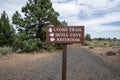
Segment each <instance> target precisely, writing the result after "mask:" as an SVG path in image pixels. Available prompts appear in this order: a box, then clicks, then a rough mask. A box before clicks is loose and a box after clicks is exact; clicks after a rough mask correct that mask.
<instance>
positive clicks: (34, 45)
mask: <svg viewBox="0 0 120 80" xmlns="http://www.w3.org/2000/svg"><path fill="white" fill-rule="evenodd" d="M22 43H23V45H22V48H23V49H22V50H23V51H24V52H32V51H38V50H39V47H41V45H42V42H41V41H40V40H39V39H37V38H36V39H28V40H24V41H23V42H22Z"/></svg>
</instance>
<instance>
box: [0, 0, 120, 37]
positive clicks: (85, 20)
mask: <svg viewBox="0 0 120 80" xmlns="http://www.w3.org/2000/svg"><path fill="white" fill-rule="evenodd" d="M26 1H27V0H15V1H13V0H0V14H1V13H2V12H3V11H4V10H5V11H6V13H7V14H8V15H9V18H10V21H11V16H12V15H13V13H14V12H15V11H19V12H21V7H23V6H25V4H26ZM51 2H52V4H53V8H54V10H55V11H57V12H59V14H60V16H59V17H58V19H59V20H60V21H64V20H65V21H66V22H67V23H68V26H81V25H83V26H85V33H86V34H87V33H88V34H90V35H91V37H92V38H95V37H97V38H99V37H103V38H109V37H110V38H114V37H116V38H118V39H120V0H51ZM21 14H22V13H21ZM22 15H23V14H22Z"/></svg>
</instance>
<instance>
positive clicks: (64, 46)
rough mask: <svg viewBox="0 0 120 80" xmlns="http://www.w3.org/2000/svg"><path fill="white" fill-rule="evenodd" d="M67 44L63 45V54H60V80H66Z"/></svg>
mask: <svg viewBox="0 0 120 80" xmlns="http://www.w3.org/2000/svg"><path fill="white" fill-rule="evenodd" d="M66 65H67V44H63V53H62V80H66V72H67V66H66Z"/></svg>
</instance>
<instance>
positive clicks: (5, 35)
mask: <svg viewBox="0 0 120 80" xmlns="http://www.w3.org/2000/svg"><path fill="white" fill-rule="evenodd" d="M13 34H14V29H13V27H12V26H11V25H10V23H9V18H8V16H7V14H6V13H5V11H3V13H2V14H1V18H0V46H4V45H11V44H12V41H13V39H12V37H13Z"/></svg>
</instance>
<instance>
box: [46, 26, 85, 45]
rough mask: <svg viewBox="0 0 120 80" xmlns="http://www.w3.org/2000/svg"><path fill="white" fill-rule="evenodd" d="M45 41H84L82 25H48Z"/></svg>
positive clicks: (66, 42) (64, 42) (70, 42)
mask: <svg viewBox="0 0 120 80" xmlns="http://www.w3.org/2000/svg"><path fill="white" fill-rule="evenodd" d="M46 42H47V43H58V44H72V43H84V26H48V27H47V29H46Z"/></svg>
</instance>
